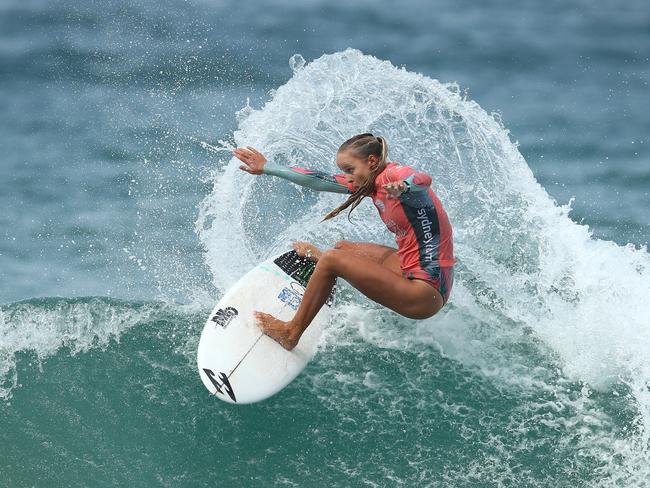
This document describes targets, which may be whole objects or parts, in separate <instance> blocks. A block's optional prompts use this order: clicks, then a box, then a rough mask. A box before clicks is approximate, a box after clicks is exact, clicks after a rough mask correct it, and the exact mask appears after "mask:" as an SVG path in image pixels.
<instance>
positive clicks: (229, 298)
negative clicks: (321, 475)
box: [197, 251, 334, 404]
mask: <svg viewBox="0 0 650 488" xmlns="http://www.w3.org/2000/svg"><path fill="white" fill-rule="evenodd" d="M315 266H316V265H315V263H314V262H312V261H310V260H309V259H307V258H304V257H301V256H298V254H297V253H296V252H295V251H289V252H286V253H284V254H281V255H279V256H274V257H272V258H270V259H268V260H266V261H264V262H262V263H260V264H258V265H257V266H255V267H254V268H253V269H252V270H250V271H249V272H248V273H246V274H245V275H244V276H243V277H242V278H241V279H240V280H239V281H237V283H235V285H234V286H233V287H232V288H230V289H229V290H228V291H227V292H226V294H225V295H224V296H223V297H222V298H221V300H219V303H217V305H216V306H215V307H214V310H213V311H212V313H211V314H210V317H209V318H208V320H207V322H206V324H205V326H204V327H203V332H202V333H201V339H200V341H199V346H198V350H197V364H198V369H199V374H200V376H201V380H202V381H203V384H204V385H205V387H206V388H207V389H208V390H209V391H210V392H211V393H213V394H214V395H216V396H217V398H219V399H220V400H223V401H225V402H229V403H238V404H242V403H254V402H259V401H261V400H264V399H266V398H268V397H270V396H272V395H274V394H276V393H277V392H279V391H280V390H282V389H283V388H284V387H285V386H287V385H288V384H289V383H291V381H293V379H294V378H295V377H296V376H298V374H299V373H300V372H301V371H302V370H303V369H304V368H305V366H306V365H307V363H308V362H309V360H310V359H311V358H312V357H313V355H314V354H315V352H316V349H317V346H318V341H319V338H320V336H321V332H322V330H323V327H324V326H325V324H326V323H327V321H328V319H329V315H330V313H331V308H332V304H333V300H334V290H332V294H331V295H330V296H329V298H328V300H327V302H326V304H325V305H324V306H323V308H321V310H320V311H319V312H318V314H317V315H316V317H315V318H314V320H313V321H312V323H311V324H310V325H309V327H308V328H307V330H306V331H305V332H304V333H303V335H302V336H301V337H300V341H299V342H298V345H297V346H296V347H295V348H294V349H292V350H291V351H287V350H286V349H285V348H283V347H282V346H281V345H280V344H278V343H277V342H276V341H274V340H273V339H271V338H270V337H268V336H267V335H265V334H264V333H262V330H261V329H260V327H259V326H258V325H257V323H256V321H255V317H254V315H253V312H254V311H255V310H258V311H260V312H266V313H270V314H272V315H273V316H274V317H276V318H278V319H280V320H290V319H291V318H293V316H294V314H295V312H296V310H297V309H298V306H299V305H300V302H301V301H302V296H303V293H304V291H305V288H306V286H307V283H308V282H309V278H310V277H311V275H312V273H313V271H314V268H315Z"/></svg>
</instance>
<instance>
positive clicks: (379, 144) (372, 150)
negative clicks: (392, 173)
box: [321, 133, 388, 222]
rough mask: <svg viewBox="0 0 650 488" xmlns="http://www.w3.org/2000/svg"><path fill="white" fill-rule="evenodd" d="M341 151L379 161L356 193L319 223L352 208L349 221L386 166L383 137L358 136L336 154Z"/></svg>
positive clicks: (386, 155)
mask: <svg viewBox="0 0 650 488" xmlns="http://www.w3.org/2000/svg"><path fill="white" fill-rule="evenodd" d="M341 151H351V152H352V153H353V154H354V155H355V156H357V157H359V158H368V156H371V155H374V156H376V157H377V158H378V159H379V162H378V163H377V165H376V166H375V167H374V168H371V171H370V174H369V175H368V179H367V180H366V181H365V182H364V183H363V184H362V185H361V186H360V187H359V188H358V189H357V191H355V192H354V193H353V194H352V195H350V197H349V198H348V199H347V200H346V201H345V202H343V203H342V204H341V205H339V206H338V207H336V208H335V209H334V210H332V211H331V212H330V213H328V214H327V215H326V216H325V217H323V220H321V222H324V221H325V220H329V219H331V218H332V217H336V216H337V215H338V214H339V213H341V211H343V210H345V209H346V208H348V207H350V206H351V207H352V208H351V209H350V212H348V220H350V214H351V213H352V210H354V209H355V208H357V206H358V205H359V204H360V203H361V200H363V199H364V198H365V197H367V196H368V195H370V194H371V193H372V191H373V190H374V189H375V178H377V175H378V174H379V173H381V172H382V171H383V169H384V166H385V165H386V158H387V157H388V143H387V142H386V139H384V138H383V137H375V136H374V135H372V134H370V133H365V134H358V135H356V136H354V137H351V138H350V139H348V140H347V141H345V142H344V143H343V144H341V146H340V147H339V151H338V152H341Z"/></svg>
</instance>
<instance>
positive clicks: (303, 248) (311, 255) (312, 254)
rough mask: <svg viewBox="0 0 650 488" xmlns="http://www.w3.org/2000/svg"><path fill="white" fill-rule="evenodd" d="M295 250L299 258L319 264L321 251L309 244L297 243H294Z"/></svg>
mask: <svg viewBox="0 0 650 488" xmlns="http://www.w3.org/2000/svg"><path fill="white" fill-rule="evenodd" d="M293 249H294V250H295V251H296V253H297V254H298V256H303V257H306V258H307V259H309V260H311V261H313V262H317V261H318V258H320V255H321V250H320V249H318V248H317V247H316V246H314V245H313V244H310V243H309V242H304V241H296V242H294V243H293Z"/></svg>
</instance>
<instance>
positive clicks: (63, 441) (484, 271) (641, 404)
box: [0, 50, 650, 488]
mask: <svg viewBox="0 0 650 488" xmlns="http://www.w3.org/2000/svg"><path fill="white" fill-rule="evenodd" d="M291 64H292V67H293V69H294V75H293V77H292V78H291V79H290V80H289V81H288V82H287V83H286V84H285V85H283V86H281V87H280V88H278V89H277V90H276V91H274V92H273V93H271V95H270V100H269V101H268V102H267V103H266V105H264V106H263V107H262V108H261V109H259V110H255V109H253V108H251V107H248V106H247V107H245V108H244V109H242V110H241V111H240V112H239V113H238V124H239V125H238V130H237V131H236V132H235V133H234V142H235V143H236V144H237V145H254V146H256V147H258V148H259V149H260V150H262V151H263V152H264V153H265V154H266V155H267V157H269V158H270V159H273V160H274V161H277V162H280V163H283V164H297V163H301V164H305V165H307V166H309V167H312V168H314V169H319V170H323V171H332V170H333V169H335V166H334V162H333V161H334V155H335V152H336V149H337V148H338V146H339V144H340V143H341V142H342V141H343V140H345V139H347V138H348V137H350V136H351V135H354V134H356V133H360V132H367V131H372V132H374V133H377V134H381V135H383V136H385V137H386V138H387V139H388V141H389V143H390V159H392V160H395V161H400V162H402V163H404V164H408V165H412V166H415V167H417V168H419V169H421V170H422V171H425V172H427V173H429V174H431V175H432V177H433V179H434V189H435V191H436V192H437V193H438V195H439V196H440V198H441V200H442V201H443V203H444V205H445V207H446V209H447V211H448V214H449V217H450V219H451V221H452V224H453V226H454V231H455V250H456V254H457V258H458V266H457V274H456V283H455V287H454V290H453V292H452V296H451V301H450V303H449V305H448V306H447V307H445V309H444V310H443V311H442V312H441V313H440V314H439V315H438V316H436V317H434V318H432V319H430V320H425V321H412V320H407V319H403V318H400V317H398V316H396V315H395V314H393V313H390V312H387V311H386V310H384V309H382V308H381V307H379V306H377V305H375V304H373V303H371V302H369V301H368V300H367V299H365V298H363V297H362V296H360V295H359V294H358V293H357V292H356V291H354V290H353V289H351V288H350V287H348V286H346V285H345V283H341V293H340V294H339V299H338V307H337V312H336V314H335V317H334V320H333V323H332V325H331V327H330V328H329V329H328V331H327V333H326V334H325V336H324V337H323V341H322V345H321V348H320V351H319V353H318V355H317V356H316V357H315V358H314V360H313V361H312V362H311V363H310V365H309V366H308V368H307V369H306V370H305V372H304V373H303V374H302V375H301V376H299V377H298V379H297V380H296V381H294V382H293V383H292V384H291V385H289V386H288V387H287V388H286V389H285V390H283V391H282V392H281V393H280V394H279V395H277V396H275V397H273V398H272V399H270V400H268V401H266V402H263V403H261V404H255V405H250V406H245V407H229V406H228V405H226V404H224V403H222V402H219V401H218V400H216V399H214V398H211V397H210V396H209V395H208V393H207V391H206V390H205V389H204V388H203V386H202V384H201V382H200V379H199V377H198V374H197V372H196V367H195V352H196V346H197V342H198V337H199V334H200V331H201V329H202V327H203V323H204V320H205V317H206V315H207V310H205V309H204V308H205V307H198V309H196V308H192V307H180V306H175V305H171V304H165V303H158V302H132V301H118V300H110V299H105V298H80V299H67V298H61V299H54V298H50V299H40V300H36V299H33V300H28V301H23V302H17V303H11V304H7V305H2V306H0V339H1V340H0V395H1V398H2V400H1V401H0V417H1V418H2V419H3V428H2V429H0V460H2V461H0V463H1V466H2V477H3V482H5V483H7V485H8V486H25V485H27V486H29V485H41V484H44V485H47V486H251V485H261V486H284V485H289V486H292V485H293V486H295V485H298V486H323V485H328V484H329V485H332V486H364V485H370V486H436V487H450V488H451V487H458V486H476V487H483V486H498V487H507V486H517V485H519V486H532V487H555V486H576V487H593V486H603V487H608V486H643V485H644V484H645V483H646V482H647V481H648V480H649V479H650V468H649V466H650V454H649V446H648V435H649V432H650V431H649V428H650V392H649V390H648V380H649V378H650V359H649V357H648V354H647V351H648V350H649V348H650V327H649V324H648V319H647V317H648V316H650V314H649V313H648V312H649V310H648V305H647V301H646V299H647V297H648V295H649V292H650V276H649V273H650V259H649V258H648V253H647V251H646V249H638V248H635V247H634V246H627V247H621V246H618V245H616V244H614V243H612V242H608V241H602V240H597V239H594V238H593V237H592V236H591V235H590V231H589V229H588V228H587V227H586V226H582V225H579V224H576V223H575V222H573V221H572V220H571V219H570V218H569V213H570V210H571V209H570V208H569V207H568V206H558V205H557V204H556V203H555V202H554V201H553V200H552V199H551V198H550V197H549V196H548V194H547V193H546V191H545V190H544V188H542V187H541V186H540V185H539V184H538V183H537V182H536V181H535V178H534V177H533V175H532V173H531V171H530V169H529V167H528V166H527V164H526V162H525V160H524V159H523V158H522V156H521V155H520V153H519V152H518V150H517V147H516V144H514V143H513V142H512V141H511V140H510V138H509V135H508V132H507V130H506V129H505V128H504V127H503V125H502V124H501V122H500V121H499V119H498V117H496V116H494V115H490V114H488V113H486V112H485V111H484V110H483V109H481V107H479V106H478V105H477V104H476V103H475V102H473V101H471V100H469V99H467V98H466V97H465V96H464V95H463V93H462V92H461V91H460V90H459V89H458V87H457V86H456V85H453V84H443V83H440V82H438V81H436V80H432V79H430V78H427V77H425V76H422V75H419V74H417V73H412V72H409V71H406V70H404V69H399V68H396V67H394V66H393V65H391V64H390V63H388V62H384V61H380V60H378V59H376V58H374V57H372V56H366V55H363V54H362V53H361V52H359V51H355V50H347V51H344V52H339V53H335V54H332V55H326V56H322V57H321V58H319V59H317V60H315V61H313V62H311V63H308V64H306V63H305V62H304V60H303V59H302V58H301V57H299V56H294V57H293V58H292V60H291ZM237 167H238V164H237V161H235V160H231V161H230V162H229V163H228V164H227V165H226V166H225V167H224V168H223V169H222V170H219V171H218V172H217V173H215V175H214V189H213V191H212V193H211V194H210V195H208V196H207V197H206V198H205V200H204V201H203V202H202V204H201V206H200V210H199V217H198V220H197V222H196V230H197V233H198V235H199V238H200V240H201V242H202V244H203V246H204V248H205V250H206V254H205V258H206V262H207V265H208V267H209V268H210V269H211V271H212V275H213V277H214V285H215V286H216V287H217V289H220V290H223V289H225V288H227V287H228V286H230V285H231V284H232V283H233V282H234V281H235V280H236V279H237V278H238V277H239V276H241V275H242V274H243V273H244V272H246V271H247V270H248V269H249V268H250V267H251V266H253V265H254V264H255V263H257V262H258V261H259V260H260V259H263V258H266V257H268V256H270V255H272V254H274V253H277V252H280V251H281V250H284V249H286V248H287V246H288V245H289V242H290V241H291V240H293V239H307V240H311V241H313V242H315V243H317V244H319V245H321V246H323V247H328V246H332V245H333V244H334V243H335V242H336V241H337V240H340V239H350V240H359V241H372V242H379V243H385V244H391V237H390V234H389V233H388V232H387V231H386V229H385V228H384V227H383V224H382V223H381V221H380V220H379V218H378V216H377V215H376V211H375V210H374V208H372V206H371V205H370V204H369V203H368V202H365V203H364V204H362V205H361V206H360V207H359V208H358V209H357V210H355V212H354V213H353V214H352V222H348V221H347V219H346V218H345V217H344V216H339V217H338V218H336V219H334V220H332V221H328V222H327V223H325V224H320V223H319V222H320V219H321V218H322V216H323V215H324V214H325V213H326V212H327V211H328V210H330V209H332V208H334V207H335V206H336V205H337V203H338V202H340V201H341V198H342V196H341V195H334V194H321V193H314V192H311V191H310V190H307V189H301V188H298V187H296V186H294V185H291V184H289V183H287V182H285V181H282V180H279V179H275V178H270V177H251V176H248V175H246V174H244V173H242V172H241V171H239V170H238V169H237Z"/></svg>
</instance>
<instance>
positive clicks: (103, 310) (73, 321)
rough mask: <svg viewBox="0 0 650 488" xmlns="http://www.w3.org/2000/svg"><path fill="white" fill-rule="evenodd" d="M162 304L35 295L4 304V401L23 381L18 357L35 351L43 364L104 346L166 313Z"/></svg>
mask: <svg viewBox="0 0 650 488" xmlns="http://www.w3.org/2000/svg"><path fill="white" fill-rule="evenodd" d="M163 308H164V306H163V305H162V304H158V303H145V302H127V301H122V300H115V299H111V298H103V297H85V298H37V299H36V298H35V299H30V300H24V301H20V302H15V303H10V304H7V305H1V306H0V399H3V400H7V399H9V398H10V397H11V391H12V389H14V388H15V387H16V386H17V385H18V375H17V372H16V360H17V356H18V355H19V354H21V353H25V352H32V353H34V354H35V355H36V358H37V360H38V361H39V363H40V362H41V361H43V360H44V359H46V358H47V357H49V356H52V355H54V354H56V352H57V351H58V350H59V349H61V348H64V347H65V348H68V349H69V350H70V354H72V355H75V354H78V353H80V352H85V351H87V350H89V349H91V348H105V347H106V346H108V344H109V343H110V341H112V340H113V341H119V338H120V335H121V334H122V333H123V332H124V331H126V330H128V329H130V328H131V327H133V326H135V325H137V324H139V323H143V322H147V321H149V320H151V319H152V318H154V317H155V316H156V315H157V314H159V313H161V311H162V310H163Z"/></svg>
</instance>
